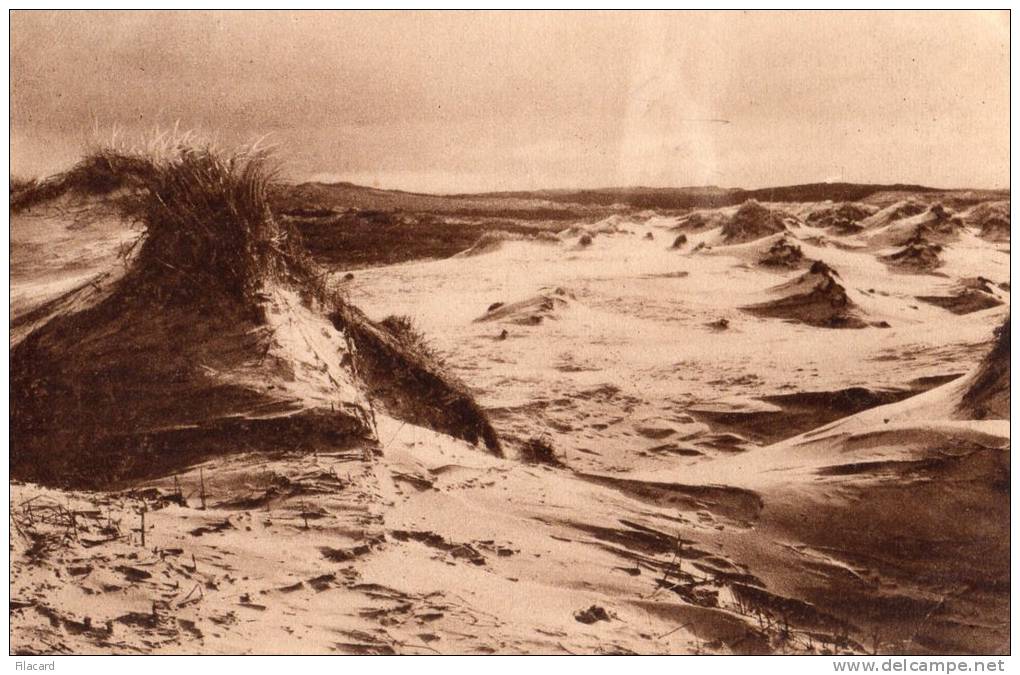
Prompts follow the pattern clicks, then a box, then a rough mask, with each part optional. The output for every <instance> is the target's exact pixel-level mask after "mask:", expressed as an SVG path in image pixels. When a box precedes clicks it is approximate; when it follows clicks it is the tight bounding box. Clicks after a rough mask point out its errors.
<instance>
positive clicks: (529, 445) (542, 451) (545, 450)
mask: <svg viewBox="0 0 1020 675" xmlns="http://www.w3.org/2000/svg"><path fill="white" fill-rule="evenodd" d="M521 461H523V462H526V463H527V464H545V465H547V466H560V467H562V466H563V462H561V461H560V459H559V458H558V457H557V456H556V452H555V451H554V450H553V447H552V443H550V442H549V441H548V440H547V439H545V438H538V437H536V438H532V439H529V440H528V441H527V442H526V443H525V444H524V445H523V446H521Z"/></svg>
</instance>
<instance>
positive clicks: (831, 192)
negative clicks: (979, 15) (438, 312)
mask: <svg viewBox="0 0 1020 675" xmlns="http://www.w3.org/2000/svg"><path fill="white" fill-rule="evenodd" d="M904 193H910V194H913V195H931V196H933V197H934V196H936V195H940V196H941V195H946V196H949V198H950V199H951V200H952V201H956V202H957V203H976V202H978V201H983V200H987V199H989V198H994V197H1000V198H1002V199H1008V197H1009V191H1008V190H969V189H968V190H944V189H941V188H933V187H927V186H923V185H906V184H898V183H897V184H890V185H884V184H871V183H867V184H862V183H808V184H804V185H789V186H778V187H769V188H757V189H751V190H748V189H743V188H722V187H715V186H703V187H680V188H649V187H615V188H599V189H582V190H572V189H556V190H529V191H510V192H481V193H459V194H446V195H441V194H427V193H418V192H407V191H403V190H386V189H379V188H371V187H365V186H360V185H355V184H353V183H346V182H338V183H318V182H306V183H299V184H295V185H291V186H289V187H288V188H287V189H285V191H284V192H283V193H282V194H280V195H279V196H278V204H279V208H280V209H281V210H283V211H314V210H316V209H321V210H333V209H348V208H356V209H362V210H364V209H374V210H383V211H390V210H400V211H416V212H431V213H443V214H447V215H462V216H471V217H499V216H505V217H514V218H526V219H533V220H565V219H573V218H578V217H585V216H598V215H600V214H602V213H604V212H605V211H606V210H616V209H619V208H621V207H623V208H628V207H629V208H635V209H663V210H686V209H698V208H719V207H724V206H735V205H737V204H742V203H743V202H745V201H747V200H749V199H754V200H757V201H760V202H818V201H827V200H831V201H833V202H845V201H861V200H865V199H872V200H875V199H881V197H882V196H883V195H885V194H888V195H890V197H891V196H892V195H899V194H904Z"/></svg>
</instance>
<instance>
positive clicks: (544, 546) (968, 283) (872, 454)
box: [11, 195, 1010, 654]
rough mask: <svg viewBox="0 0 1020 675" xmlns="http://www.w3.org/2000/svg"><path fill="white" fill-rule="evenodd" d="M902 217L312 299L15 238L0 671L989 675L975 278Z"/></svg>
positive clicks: (994, 434) (351, 289)
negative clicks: (687, 657)
mask: <svg viewBox="0 0 1020 675" xmlns="http://www.w3.org/2000/svg"><path fill="white" fill-rule="evenodd" d="M363 196H364V195H362V197H363ZM899 197H900V198H899V199H897V201H896V203H892V204H891V205H886V207H885V208H883V210H880V211H874V209H875V207H873V206H861V205H855V204H853V203H840V204H831V203H829V204H799V205H798V204H790V205H786V206H783V207H782V208H780V207H773V205H771V204H769V205H762V204H756V203H753V202H748V203H745V204H744V205H743V206H740V207H734V206H728V207H725V208H722V209H719V210H703V211H700V212H695V213H694V214H654V213H634V214H631V215H628V214H627V213H626V212H624V213H617V214H615V215H613V216H612V217H609V218H606V217H602V218H591V219H589V220H585V221H579V222H576V223H573V224H571V225H568V226H567V227H564V228H559V231H560V233H561V236H559V237H556V238H555V240H554V239H553V238H552V237H550V236H535V237H531V236H526V235H525V236H505V237H504V236H490V237H484V236H483V235H482V233H477V234H476V235H474V236H471V237H467V236H466V235H464V234H463V233H460V234H458V235H457V240H458V241H459V240H461V239H463V240H465V241H467V242H471V241H476V242H478V244H479V245H477V246H475V247H473V248H471V251H470V253H471V254H470V255H454V256H452V257H449V258H445V259H440V260H436V259H430V258H434V249H433V248H431V247H423V249H422V254H421V255H420V258H422V259H420V260H406V261H404V262H401V263H399V264H393V265H386V266H377V267H368V268H364V269H360V270H358V271H357V273H356V275H354V276H353V277H347V276H345V275H346V274H347V270H346V269H344V268H343V267H334V268H333V271H334V272H335V278H330V277H329V276H328V275H323V276H321V277H320V275H319V272H318V271H316V272H314V273H313V274H307V272H308V271H310V270H318V269H319V268H317V267H315V264H314V261H311V260H308V259H304V258H302V257H300V255H299V253H300V252H299V251H297V250H295V251H291V252H290V253H289V254H288V255H284V256H283V257H277V253H275V252H273V251H272V250H271V247H270V248H269V249H266V252H264V255H265V256H267V257H266V258H265V259H263V261H262V263H261V264H260V265H258V266H255V267H253V268H252V269H253V270H256V271H257V274H256V275H255V276H249V275H248V271H245V270H240V271H238V270H236V269H234V268H233V267H231V268H230V269H229V270H227V271H226V275H225V276H223V275H222V273H224V270H222V269H220V268H219V267H218V265H219V264H220V263H219V262H217V261H221V260H222V259H221V258H218V257H217V256H215V255H210V256H204V255H203V254H202V253H195V252H193V251H192V252H190V253H188V254H187V255H185V254H184V252H187V251H191V249H188V248H186V246H185V245H184V244H183V243H182V242H184V241H185V240H184V239H181V240H178V239H174V238H171V239H161V237H162V236H163V235H161V234H160V233H159V230H158V228H157V229H156V230H153V231H150V232H149V234H148V235H147V236H148V237H149V238H147V239H145V240H143V241H142V242H141V244H140V245H139V247H136V249H135V250H134V253H133V257H130V258H128V259H127V260H126V261H124V263H121V262H117V263H116V265H119V267H117V266H116V265H115V264H114V262H113V261H114V260H115V258H111V257H104V256H105V255H106V254H104V255H103V256H98V257H91V254H88V255H86V256H85V257H84V258H83V261H85V262H87V263H88V273H89V274H90V275H91V276H90V277H89V279H91V280H92V281H90V282H88V283H82V281H81V280H80V279H77V278H76V277H74V276H73V275H72V274H71V272H70V269H69V268H68V267H67V266H66V265H65V264H64V263H63V262H60V261H57V263H55V267H54V268H53V269H47V268H46V266H45V265H44V264H43V263H42V262H40V261H39V260H38V258H37V253H38V252H37V250H36V249H33V247H32V246H20V245H15V246H14V247H13V248H12V257H13V258H14V259H15V264H14V266H13V267H12V269H14V270H17V272H16V273H15V276H14V286H15V295H14V296H13V297H15V298H23V300H21V301H19V302H20V303H21V304H20V305H19V314H18V318H17V319H16V320H15V322H14V323H12V326H11V344H12V382H13V386H14V388H13V394H14V395H13V396H12V405H14V412H13V414H12V428H13V430H14V431H15V434H14V438H15V442H14V443H12V476H13V478H14V482H12V499H13V504H14V507H13V519H12V523H13V527H14V534H13V535H12V536H13V539H12V563H11V565H12V566H11V573H12V583H11V594H12V612H11V624H12V649H13V650H14V651H16V652H18V653H65V652H76V653H109V652H114V653H150V652H156V653H236V652H240V651H253V652H258V653H267V652H282V653H295V652H298V653H309V652H310V653H352V654H373V653H436V652H438V653H478V654H485V653H621V654H622V653H742V654H749V653H848V654H849V653H866V652H868V653H870V652H876V653H903V652H909V653H926V652H946V651H948V652H954V653H1001V652H1004V651H1007V650H1008V636H1009V628H1010V626H1009V613H1008V605H1009V570H1008V536H1007V535H1008V509H1009V494H1008V483H1009V425H1008V421H1007V419H1006V416H1007V412H1006V411H1007V410H1008V401H1009V388H1008V381H1009V365H1008V362H1009V323H1008V318H1007V317H1008V300H1009V271H1008V262H1009V261H1008V255H1006V254H1004V253H1003V252H1002V251H1001V250H999V248H998V246H999V245H1000V243H997V242H994V241H989V240H987V239H986V238H983V237H982V235H981V225H980V224H979V223H978V222H977V221H976V220H974V219H972V218H971V216H973V215H974V214H973V211H972V210H971V211H968V210H966V209H970V208H971V207H969V206H967V207H964V208H959V203H958V202H950V201H948V200H944V201H943V202H942V203H946V204H950V203H952V204H957V206H956V207H949V206H947V207H945V208H946V209H949V208H953V209H954V210H956V211H958V212H959V213H961V216H960V217H961V219H962V223H963V227H962V228H960V227H959V226H958V224H956V223H955V222H954V223H953V224H952V227H951V229H952V230H953V231H952V232H949V231H946V232H941V234H944V235H946V236H945V237H944V238H942V239H939V240H938V242H941V243H935V240H934V239H931V238H932V237H935V236H936V235H938V234H940V233H939V231H938V229H937V228H935V229H931V228H928V229H925V230H924V231H923V232H921V234H922V235H923V236H924V237H928V238H929V239H928V240H927V242H928V243H931V244H932V245H937V246H940V247H941V249H940V250H939V251H938V260H939V263H940V265H939V267H938V269H937V272H938V274H904V273H901V272H900V271H898V269H899V268H898V267H897V266H895V265H889V264H887V263H888V262H889V260H887V256H889V255H890V254H895V252H896V251H897V250H899V249H898V248H897V246H900V244H897V243H894V242H897V241H899V240H898V236H899V234H898V233H900V232H903V233H910V237H912V238H916V235H917V234H918V230H919V229H920V227H921V226H926V225H928V224H932V223H933V224H935V225H938V224H939V223H948V222H949V221H950V220H951V219H952V216H948V217H943V216H940V215H939V212H938V210H937V209H936V207H935V206H932V205H936V204H937V203H940V200H939V199H938V197H937V196H930V197H929V196H925V199H924V200H923V203H922V200H918V202H917V204H914V202H913V201H904V199H903V198H902V195H899ZM1000 197H1001V195H1000ZM909 199H913V197H909ZM32 208H33V209H40V208H43V209H45V205H44V204H43V203H40V204H36V205H35V206H33V207H32ZM918 208H920V210H918ZM873 211H874V212H873ZM47 213H48V215H47V216H46V218H47V219H48V220H47V221H46V222H47V227H49V228H51V229H52V230H53V231H54V232H57V233H61V234H60V236H61V237H63V236H65V233H63V230H67V232H66V236H67V238H68V241H70V240H71V239H75V238H76V237H78V238H81V237H84V238H85V239H86V240H88V239H89V238H95V237H94V235H93V233H92V232H91V230H88V228H85V229H83V230H81V231H80V233H79V231H78V230H74V229H72V228H71V227H70V225H71V224H72V223H71V222H70V221H68V220H62V219H61V218H62V217H63V216H61V215H60V214H59V212H58V211H56V210H54V211H51V212H47ZM259 213H261V216H260V217H259V218H256V219H254V220H253V221H251V222H252V223H257V224H258V227H254V226H253V228H252V230H251V231H252V232H253V233H255V234H251V235H248V236H250V237H251V238H250V239H244V238H242V241H245V242H248V244H250V245H251V246H253V247H254V248H255V249H256V250H261V249H259V246H260V243H259V242H264V241H274V242H275V241H280V240H281V239H280V237H281V235H282V234H283V233H286V232H287V231H288V230H287V229H286V228H287V227H289V226H290V225H292V224H293V223H291V222H290V221H284V220H280V221H276V220H274V219H273V214H271V213H262V212H259ZM813 213H816V214H821V215H818V216H815V217H812V215H811V214H813ZM945 213H948V210H947V211H946V212H945ZM741 214H742V215H741ZM977 215H978V216H980V215H981V214H980V212H979V213H978V214H977ZM752 216H753V217H752ZM802 219H803V220H802ZM28 223H29V221H27V220H24V219H22V218H20V216H19V218H18V219H15V221H14V227H15V228H17V229H20V228H23V227H27V226H28ZM267 223H273V225H272V226H271V229H270V230H269V231H268V236H267V237H266V238H265V239H263V238H262V236H261V235H258V234H257V233H258V232H260V231H262V230H260V229H259V228H261V227H263V226H267ZM853 223H856V224H853ZM447 224H449V223H447ZM295 226H296V225H295ZM458 227H473V225H470V224H467V225H458ZM273 228H277V229H273ZM113 229H116V228H113ZM957 230H958V231H957ZM678 231H679V232H682V233H683V234H684V236H685V237H686V241H685V242H683V243H682V244H681V246H680V247H679V248H674V247H673V246H672V243H673V241H674V240H675V239H676V237H677V234H678ZM167 232H169V230H168V231H167ZM232 232H233V231H232ZM875 233H880V234H877V235H876V234H875ZM164 234H165V233H164ZM234 234H237V233H236V232H234ZM321 234H322V233H321V232H320V235H321ZM648 235H651V236H650V237H649V236H648ZM894 235H895V236H894ZM118 236H119V235H118ZM585 236H587V237H589V238H590V240H589V243H588V244H587V245H580V239H581V238H582V237H585ZM869 236H875V237H878V239H874V240H872V241H871V242H870V243H869V239H868V237H869ZM18 237H23V238H24V240H25V241H27V240H28V238H29V235H27V234H24V235H22V234H20V233H18V235H17V236H16V237H15V240H16V241H21V239H18ZM104 237H105V235H104ZM907 241H908V243H906V244H904V245H905V246H907V247H909V246H910V245H912V244H911V243H910V240H909V239H908V240H907ZM153 242H155V243H156V244H159V245H158V246H156V247H154V243H153ZM913 243H914V244H917V242H916V241H915V242H913ZM86 246H87V242H86ZM181 246H185V248H181ZM469 247H470V243H468V244H466V247H465V248H469ZM73 248H74V245H72V244H70V243H69V244H68V251H72V250H73ZM157 252H158V256H157V258H158V259H159V260H162V261H163V262H166V263H169V264H170V265H171V266H172V267H171V268H167V267H165V266H159V267H153V266H151V263H152V262H153V260H154V258H153V256H154V255H156V253H157ZM795 252H799V254H797V253H795ZM168 255H170V256H171V257H167V256H168ZM259 255H263V253H259ZM33 256H36V257H33ZM173 256H176V257H173ZM901 257H902V256H901ZM69 258H73V254H70V253H69ZM402 259H403V258H402ZM895 260H898V259H895ZM820 261H824V262H820ZM125 263H126V264H125ZM762 263H766V264H762ZM18 265H20V267H19V266H18ZM809 265H810V267H808V266H809ZM160 267H161V269H160ZM805 267H807V269H806V270H805V269H804V268H805ZM174 268H176V270H175V269H174ZM153 270H158V272H154V271H153ZM181 270H183V271H184V272H186V274H182V273H181V272H180V271H181ZM267 270H272V273H266V271H267ZM929 271H930V270H929ZM195 274H200V275H205V277H204V278H205V279H206V283H204V284H202V285H200V286H196V285H194V284H189V283H186V279H187V275H195ZM45 275H52V277H46V278H47V279H48V280H47V281H46V283H47V284H51V285H50V286H49V287H48V289H47V291H46V293H34V292H30V291H28V290H24V289H30V288H32V285H33V284H36V283H37V279H38V278H42V277H43V276H45ZM209 275H212V276H209ZM320 278H322V279H323V280H324V281H323V284H322V286H319V285H317V284H318V282H315V281H313V280H316V279H320ZM214 281H215V282H216V283H218V284H221V285H220V286H217V285H216V283H211V282H214ZM333 282H336V285H334V284H333ZM19 285H20V286H19ZM196 288H201V289H202V291H201V292H197V290H196ZM19 292H23V294H22V295H18V293H19ZM334 293H335V295H334ZM1004 321H1005V327H1004V328H1001V329H999V330H998V332H997V333H993V331H994V330H995V329H996V327H998V326H1000V325H1002V324H1003V322H1004ZM831 327H854V328H856V330H846V331H843V330H828V328H831ZM961 373H966V374H965V375H962V376H961V375H960V374H961ZM111 382H112V383H115V384H116V386H115V387H108V388H107V389H104V388H103V387H104V386H106V385H107V384H108V383H111ZM83 429H88V430H90V431H89V433H87V434H86V433H82V431H81V430H83ZM53 448H65V449H66V450H65V451H64V452H57V451H54V450H53ZM97 475H101V476H104V477H105V479H106V480H104V481H97V480H94V477H95V476H97ZM90 477H91V478H92V479H90ZM71 485H73V486H74V487H73V488H71V487H68V486H71ZM143 514H144V516H143ZM143 517H144V526H143V524H142V522H143V521H142V518H143ZM143 532H144V534H143ZM143 537H144V542H143Z"/></svg>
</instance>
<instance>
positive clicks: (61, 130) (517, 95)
mask: <svg viewBox="0 0 1020 675" xmlns="http://www.w3.org/2000/svg"><path fill="white" fill-rule="evenodd" d="M11 91H12V95H11V146H12V148H11V152H12V172H13V173H15V174H16V175H43V174H48V173H51V172H53V171H56V170H59V169H60V168H61V167H63V166H66V165H67V164H68V163H70V162H71V161H73V160H74V159H75V158H76V157H77V155H78V154H79V153H80V149H81V147H82V143H83V142H84V141H85V140H87V139H88V138H89V137H90V136H91V134H92V133H93V131H92V130H93V129H95V128H96V127H98V128H100V129H101V132H100V135H103V134H107V133H109V130H110V129H113V128H117V129H119V130H120V131H121V132H122V134H123V135H125V136H129V137H130V136H133V135H139V134H143V133H146V132H149V131H150V130H152V129H153V128H156V127H159V128H168V127H171V126H173V125H174V123H175V122H179V123H180V125H181V126H182V127H184V128H189V129H190V128H193V129H197V130H199V131H201V132H203V133H204V134H207V135H213V136H215V137H216V138H217V139H218V140H219V141H220V142H221V143H222V144H224V145H232V144H237V143H240V142H244V141H249V140H252V139H254V138H257V137H260V136H262V135H265V134H269V141H270V142H271V143H274V144H275V145H276V146H277V147H278V155H279V158H280V160H281V161H282V162H283V163H284V166H285V170H286V172H287V174H288V176H289V177H291V178H293V179H297V180H302V179H308V178H318V179H328V180H349V181H353V182H357V183H361V184H366V185H376V186H379V187H385V188H400V189H406V190H420V191H433V192H467V191H481V190H514V189H534V188H577V187H606V186H627V185H646V186H661V187H671V186H687V185H709V184H710V185H721V186H729V187H764V186H774V185H788V184H794V183H806V182H819V181H837V180H839V181H853V182H882V183H891V182H909V183H922V184H927V185H932V186H938V187H989V188H991V187H1007V186H1008V184H1009V14H1008V12H997V13H986V12H944V13H942V12H882V13H878V12H870V13H869V12H861V13H842V12H817V13H807V12H793V13H786V12H752V13H740V12H696V13H690V12H675V13H644V12H623V13H594V12H583V13H582V12H513V13H507V12H487V13H470V12H402V13H394V12H369V13H357V12H349V13H348V12H294V13H280V12H267V13H260V12H219V13H204V12H176V13H174V12H171V13H155V12H128V13H115V12H67V11H65V12H54V13H44V12H27V11H16V12H13V13H12V15H11Z"/></svg>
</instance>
